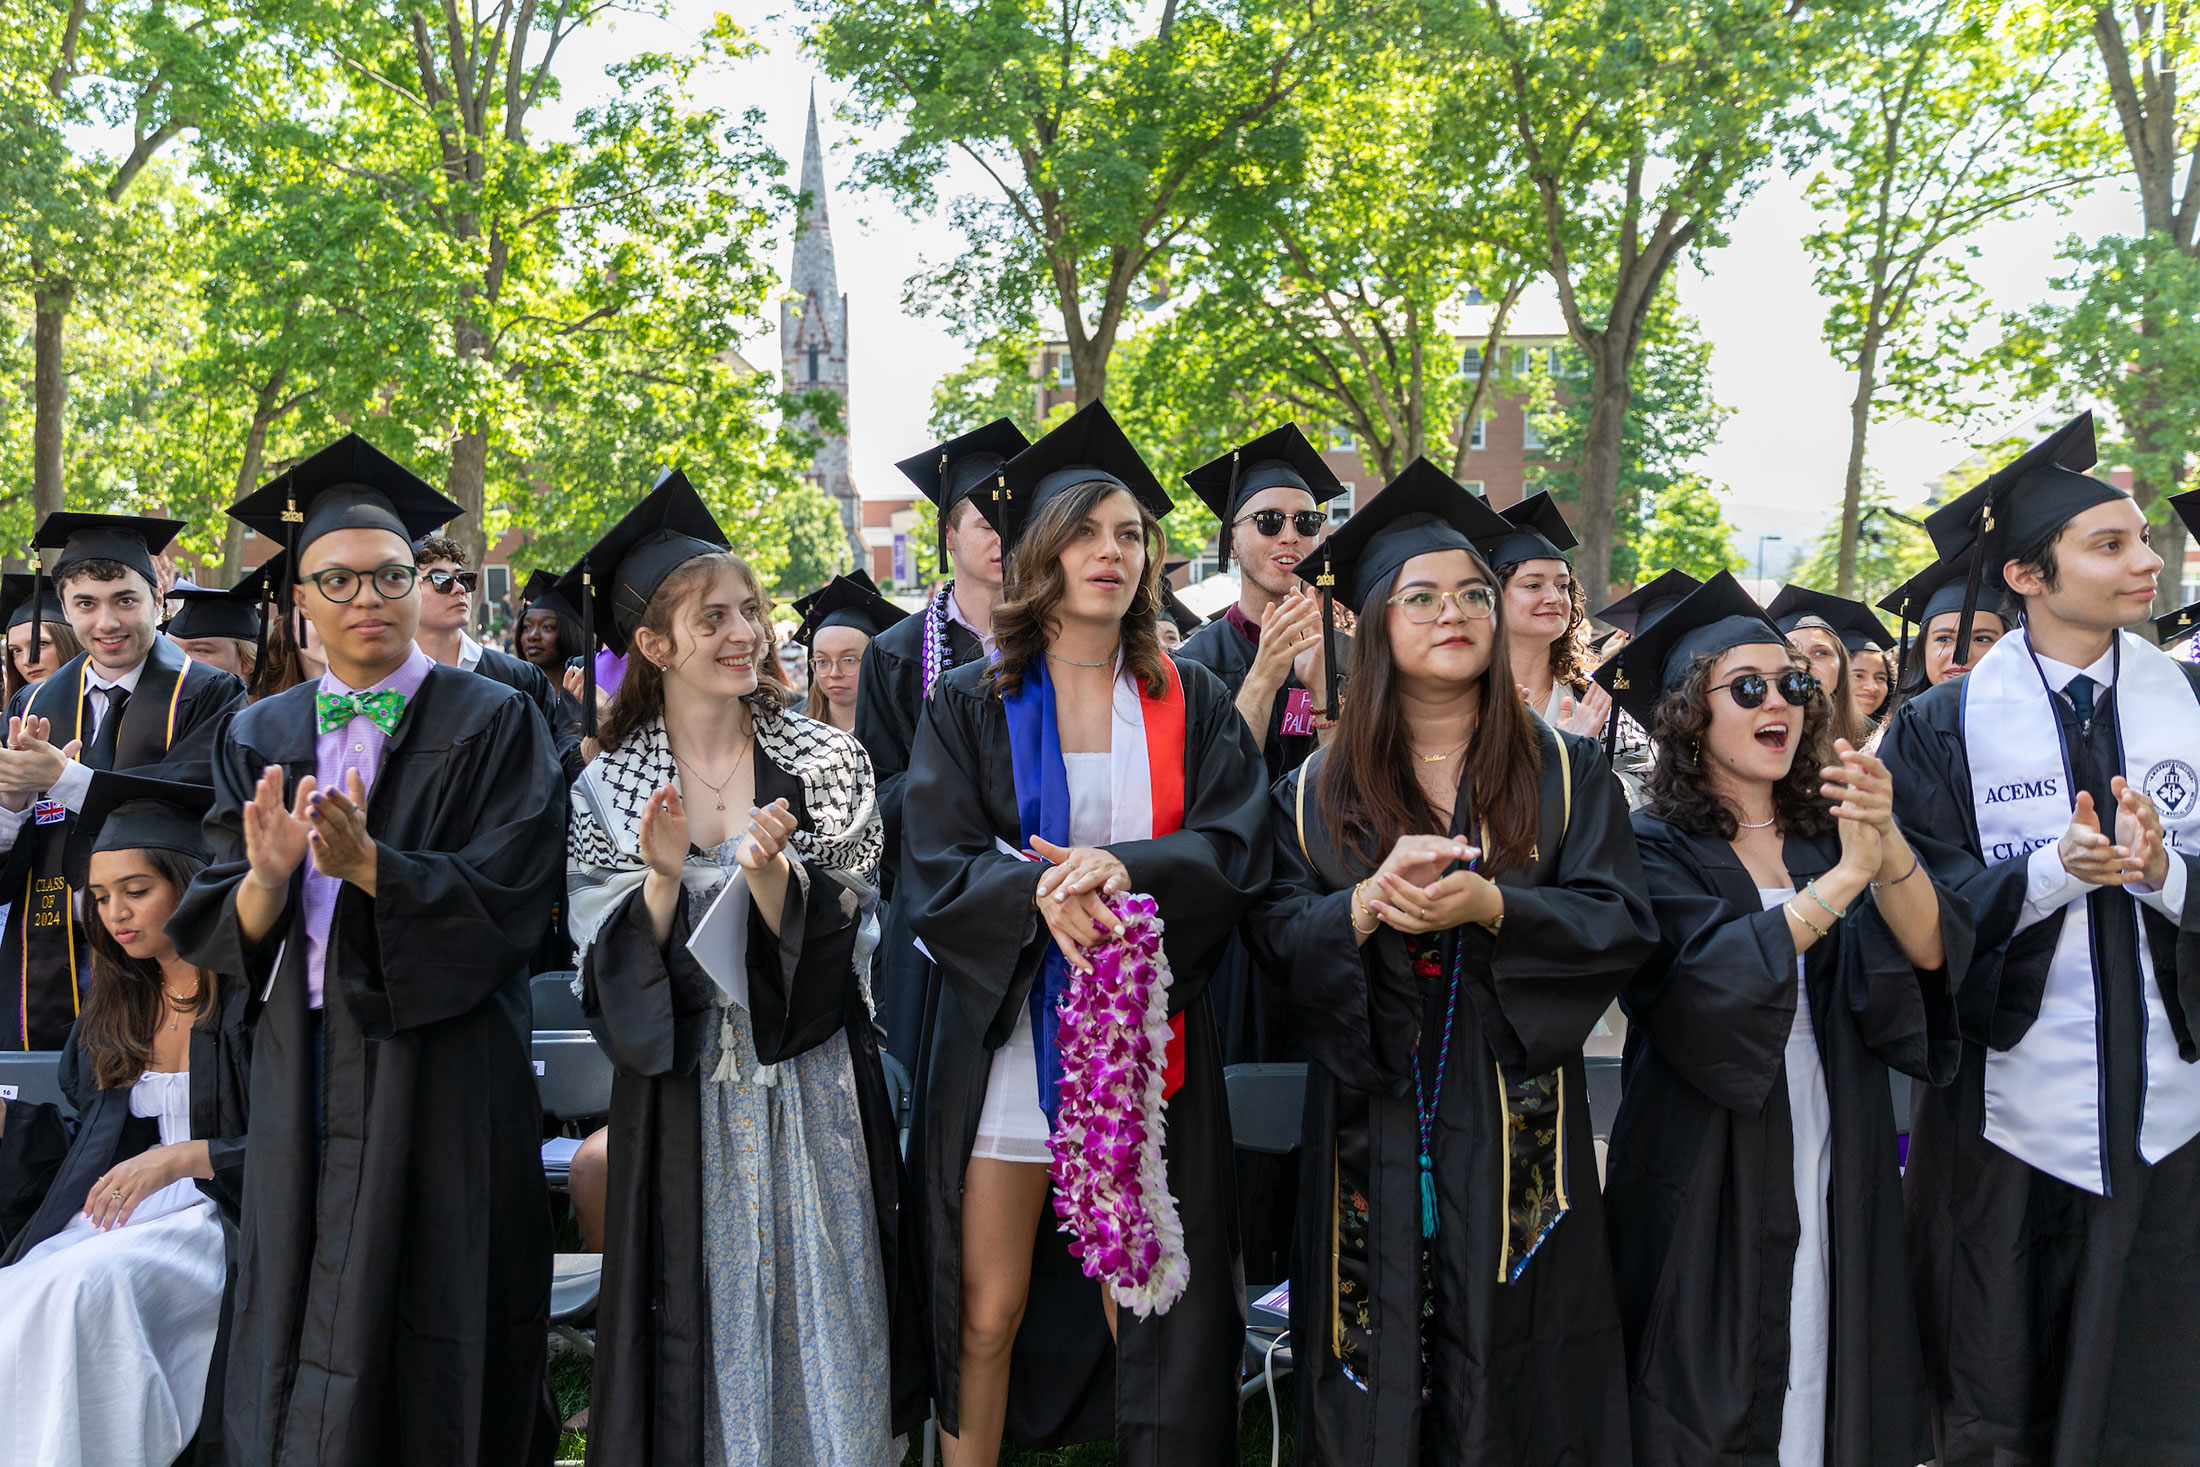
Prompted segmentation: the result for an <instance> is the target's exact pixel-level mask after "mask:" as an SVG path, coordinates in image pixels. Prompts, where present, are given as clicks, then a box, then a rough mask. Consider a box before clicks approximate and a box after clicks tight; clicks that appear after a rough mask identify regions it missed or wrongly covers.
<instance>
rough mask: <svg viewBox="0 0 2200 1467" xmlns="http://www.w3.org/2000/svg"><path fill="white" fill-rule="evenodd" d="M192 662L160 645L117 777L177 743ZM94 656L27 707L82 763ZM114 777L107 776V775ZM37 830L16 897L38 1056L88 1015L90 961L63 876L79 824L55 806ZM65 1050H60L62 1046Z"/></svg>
mask: <svg viewBox="0 0 2200 1467" xmlns="http://www.w3.org/2000/svg"><path fill="white" fill-rule="evenodd" d="M190 669H191V659H190V658H189V657H186V656H185V655H184V653H183V649H182V648H181V647H178V646H177V645H176V644H175V643H174V642H172V641H170V640H169V639H168V638H167V637H165V636H160V635H156V636H155V637H154V638H153V646H152V650H151V651H150V652H148V653H147V654H146V657H145V668H144V671H142V672H140V673H139V674H138V683H137V688H136V690H135V691H133V692H132V693H131V694H130V701H129V702H128V703H127V704H126V705H124V707H123V710H122V723H121V725H120V726H119V727H118V728H116V730H115V757H114V763H113V765H112V767H113V768H115V769H131V768H135V767H136V766H138V765H142V764H152V763H157V762H158V761H159V760H160V758H161V756H162V755H164V754H166V753H167V752H168V745H169V744H170V743H171V742H173V741H174V739H175V736H176V710H177V707H178V705H179V704H180V703H181V701H182V698H183V686H184V681H185V678H186V676H187V675H188V674H189V672H190ZM90 675H91V654H90V653H80V654H78V655H77V657H76V658H75V660H74V661H72V662H70V663H69V664H68V665H67V666H65V667H62V668H60V669H59V670H57V671H56V672H55V673H54V674H53V676H51V677H49V678H47V679H46V680H45V681H44V682H42V683H40V684H39V685H38V686H37V687H36V688H35V689H33V690H32V693H31V699H30V702H29V703H28V704H26V705H25V706H24V712H25V713H26V714H27V715H35V716H36V717H39V718H43V719H45V720H46V721H47V722H48V723H50V724H51V725H52V729H51V732H50V733H49V735H48V737H49V739H50V740H51V742H52V743H53V744H54V745H55V746H56V747H59V746H63V745H66V744H67V743H68V742H69V741H70V740H71V739H76V740H79V741H81V742H82V744H83V746H84V747H83V749H82V751H81V755H80V757H82V758H83V759H84V761H85V762H86V763H88V764H90V763H93V762H94V761H93V759H92V757H91V756H92V752H93V751H92V729H91V725H90V723H89V722H88V721H87V720H86V719H85V717H84V694H85V692H86V691H87V689H88V688H89V687H90ZM99 767H106V766H99ZM31 812H32V813H31V821H30V823H29V825H28V826H27V828H26V829H25V830H24V831H23V833H22V835H21V836H20V837H18V839H20V840H25V841H29V842H30V843H31V846H30V857H31V859H30V861H29V867H30V869H29V871H28V872H27V873H26V874H25V876H24V878H23V885H22V887H21V888H20V889H18V890H16V891H15V892H13V893H11V894H10V895H9V898H8V899H9V900H10V901H11V902H12V903H14V905H15V908H16V911H17V913H18V914H19V915H18V916H17V918H16V922H17V924H18V926H17V931H18V933H19V934H20V936H19V939H18V940H19V947H18V950H17V952H16V953H15V954H14V957H15V961H16V972H15V973H14V974H13V975H11V976H12V977H13V979H14V982H15V985H16V993H15V999H16V1002H15V1005H14V1008H15V1013H14V1015H13V1016H12V1021H11V1023H10V1027H11V1028H12V1029H13V1030H14V1031H15V1032H14V1033H13V1034H12V1035H11V1036H10V1038H11V1039H12V1040H13V1042H14V1043H15V1044H16V1045H19V1046H21V1047H23V1048H30V1047H32V1045H31V1040H32V1039H33V1038H34V1037H43V1038H52V1037H53V1036H54V1035H56V1034H65V1033H66V1032H67V1031H68V1027H69V1025H70V1024H71V1023H73V1022H75V1019H76V1016H77V1013H78V1012H79V1010H80V1009H81V1007H82V1002H83V999H82V987H83V974H82V966H83V958H82V955H81V954H80V953H79V952H78V949H77V945H76V917H75V911H74V903H73V900H72V898H73V897H74V895H75V893H74V889H73V888H71V887H70V885H69V883H68V878H67V877H66V876H64V875H63V874H62V873H63V870H64V867H65V864H66V863H65V860H64V857H65V855H66V853H67V849H68V843H69V838H70V836H71V834H72V833H73V832H74V830H75V828H76V817H75V816H74V815H71V814H69V813H67V812H66V811H63V810H62V809H61V808H60V806H59V805H58V804H57V803H53V802H49V801H47V800H44V799H40V800H37V801H35V802H33V804H32V806H31ZM55 1042H56V1043H58V1042H59V1041H58V1040H55Z"/></svg>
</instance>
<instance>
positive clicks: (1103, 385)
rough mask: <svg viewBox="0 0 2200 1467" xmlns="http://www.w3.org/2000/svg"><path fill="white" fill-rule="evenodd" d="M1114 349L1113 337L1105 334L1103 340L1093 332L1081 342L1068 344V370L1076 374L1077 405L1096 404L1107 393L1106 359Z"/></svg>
mask: <svg viewBox="0 0 2200 1467" xmlns="http://www.w3.org/2000/svg"><path fill="white" fill-rule="evenodd" d="M1114 348H1115V335H1114V333H1113V332H1109V333H1107V335H1106V337H1105V339H1103V337H1102V336H1101V334H1100V333H1098V332H1095V333H1094V334H1093V335H1091V336H1089V337H1087V338H1086V339H1085V340H1083V341H1072V342H1071V343H1070V344H1069V360H1070V369H1071V370H1072V371H1074V372H1075V373H1076V374H1077V405H1078V406H1079V407H1083V406H1085V405H1086V404H1087V403H1090V402H1096V401H1098V400H1099V398H1100V395H1101V394H1102V393H1103V392H1105V391H1107V386H1108V358H1109V357H1110V356H1111V355H1112V354H1113V352H1114Z"/></svg>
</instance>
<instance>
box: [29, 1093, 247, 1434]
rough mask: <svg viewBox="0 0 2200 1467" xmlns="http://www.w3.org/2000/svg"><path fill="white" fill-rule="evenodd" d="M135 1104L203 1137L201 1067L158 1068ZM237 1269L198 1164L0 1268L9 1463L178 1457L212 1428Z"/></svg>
mask: <svg viewBox="0 0 2200 1467" xmlns="http://www.w3.org/2000/svg"><path fill="white" fill-rule="evenodd" d="M130 1114H132V1115H134V1116H143V1117H157V1118H158V1119H159V1121H160V1139H161V1144H162V1145H164V1146H166V1145H173V1144H175V1143H176V1142H179V1141H188V1140H190V1139H191V1076H190V1073H189V1072H188V1071H177V1072H175V1073H172V1074H155V1073H152V1072H150V1071H148V1072H147V1073H146V1074H144V1075H142V1076H140V1077H139V1078H138V1082H137V1084H135V1085H133V1086H132V1087H130ZM225 1271H226V1264H225V1263H224V1259H223V1249H222V1224H221V1219H220V1217H219V1216H218V1215H217V1214H216V1212H215V1210H214V1204H213V1203H212V1202H211V1201H209V1200H208V1198H207V1196H206V1194H205V1193H203V1192H201V1191H200V1190H199V1188H198V1184H197V1183H195V1182H193V1181H192V1180H190V1179H189V1178H188V1177H187V1178H185V1179H183V1180H182V1181H178V1182H171V1183H169V1184H168V1185H167V1186H165V1187H163V1188H161V1189H160V1190H159V1191H158V1192H155V1193H154V1194H153V1195H152V1196H150V1197H148V1198H146V1199H145V1200H144V1201H143V1202H141V1203H139V1204H138V1207H137V1210H136V1211H134V1212H132V1213H131V1214H130V1220H129V1222H127V1223H125V1224H124V1225H123V1226H121V1227H119V1228H115V1229H112V1230H110V1231H107V1232H102V1231H100V1230H99V1229H98V1228H96V1227H94V1226H93V1225H92V1221H91V1219H90V1218H88V1217H86V1216H85V1215H84V1214H83V1213H82V1212H78V1213H77V1215H76V1216H75V1217H73V1218H71V1219H70V1220H69V1223H68V1226H66V1227H64V1228H63V1229H62V1230H61V1231H60V1232H58V1233H56V1234H54V1235H53V1236H52V1237H50V1238H48V1239H47V1240H46V1241H45V1242H43V1243H40V1244H39V1245H38V1246H37V1247H35V1248H33V1249H31V1250H30V1251H29V1252H28V1253H25V1254H24V1255H23V1257H22V1258H21V1259H19V1260H17V1261H16V1262H15V1263H14V1264H13V1265H11V1266H10V1267H8V1268H7V1269H5V1270H0V1297H4V1298H5V1299H6V1300H7V1307H6V1308H5V1309H4V1310H0V1467H32V1464H38V1467H54V1464H71V1463H82V1464H85V1467H94V1464H96V1467H126V1464H132V1463H146V1464H148V1467H168V1464H169V1463H171V1462H173V1461H174V1460H175V1459H176V1457H177V1455H178V1454H180V1453H181V1452H182V1451H183V1448H184V1445H185V1444H186V1443H187V1442H189V1441H190V1440H191V1436H192V1433H194V1432H196V1431H197V1430H198V1428H199V1412H200V1408H201V1407H202V1406H203V1405H204V1404H205V1396H206V1372H207V1367H208V1365H209V1364H210V1363H211V1362H212V1360H213V1357H214V1335H215V1330H216V1328H217V1326H218V1325H219V1323H220V1319H221V1302H222V1280H223V1277H224V1274H225Z"/></svg>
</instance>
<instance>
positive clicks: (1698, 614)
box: [1594, 571, 1787, 728]
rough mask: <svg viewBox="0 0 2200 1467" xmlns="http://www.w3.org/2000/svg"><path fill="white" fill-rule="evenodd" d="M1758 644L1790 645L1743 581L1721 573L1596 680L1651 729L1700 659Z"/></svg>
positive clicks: (1630, 645)
mask: <svg viewBox="0 0 2200 1467" xmlns="http://www.w3.org/2000/svg"><path fill="white" fill-rule="evenodd" d="M1759 643H1778V644H1780V645H1782V646H1785V645H1786V644H1787V638H1786V637H1785V636H1783V635H1781V632H1780V628H1779V627H1778V626H1777V625H1775V624H1774V623H1773V620H1772V618H1771V616H1770V615H1769V614H1767V613H1766V611H1765V609H1764V608H1763V607H1762V606H1759V605H1758V604H1757V603H1756V601H1755V600H1753V599H1752V598H1751V596H1750V594H1749V593H1748V592H1747V591H1744V590H1743V589H1742V584H1741V582H1739V581H1737V580H1735V579H1734V576H1733V574H1732V573H1731V572H1729V571H1720V572H1719V573H1718V574H1717V575H1715V576H1713V577H1712V578H1711V579H1710V580H1708V581H1706V582H1704V583H1703V584H1702V585H1701V586H1699V587H1697V588H1696V589H1695V590H1693V591H1691V592H1689V593H1688V595H1687V596H1686V597H1685V598H1683V599H1682V601H1681V602H1680V604H1679V605H1677V606H1675V607H1674V608H1673V609H1672V610H1670V611H1668V612H1666V613H1665V615H1663V616H1661V617H1659V618H1658V619H1657V621H1656V622H1655V623H1653V624H1652V625H1650V626H1647V627H1643V628H1642V629H1641V630H1639V631H1637V632H1636V633H1635V635H1634V637H1633V638H1632V639H1631V640H1630V641H1629V642H1628V643H1627V645H1626V646H1624V647H1622V648H1620V649H1619V651H1618V652H1617V653H1616V654H1614V655H1613V656H1612V658H1611V659H1610V660H1609V661H1607V662H1606V663H1605V664H1604V665H1603V666H1602V667H1599V668H1598V669H1597V670H1596V672H1595V674H1594V676H1595V678H1596V680H1597V681H1598V682H1599V683H1601V684H1602V685H1603V687H1604V690H1605V691H1606V692H1608V693H1610V694H1611V695H1612V701H1613V702H1614V703H1617V704H1618V705H1619V706H1620V707H1621V708H1624V709H1625V710H1626V711H1627V712H1628V713H1629V714H1631V715H1632V716H1633V717H1634V719H1635V721H1636V722H1637V723H1639V724H1641V725H1642V726H1643V727H1644V728H1649V727H1650V726H1651V719H1652V715H1653V713H1654V712H1655V710H1656V708H1657V706H1658V700H1659V699H1660V698H1662V697H1664V696H1665V695H1666V693H1668V692H1670V691H1671V690H1672V689H1674V688H1676V687H1679V686H1680V684H1681V682H1682V680H1683V679H1685V678H1686V677H1687V676H1688V669H1689V668H1690V667H1691V666H1693V665H1694V663H1695V660H1696V658H1698V657H1699V656H1707V655H1708V656H1712V657H1716V656H1718V655H1719V654H1720V653H1722V652H1727V651H1730V650H1732V649H1733V648H1736V647H1753V646H1756V645H1757V644H1759Z"/></svg>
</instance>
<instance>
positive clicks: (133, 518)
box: [31, 510, 189, 587]
mask: <svg viewBox="0 0 2200 1467" xmlns="http://www.w3.org/2000/svg"><path fill="white" fill-rule="evenodd" d="M188 523H189V522H188V521H186V520H164V519H155V518H153V517H151V516H148V515H134V514H77V513H74V512H72V511H69V510H56V511H55V512H54V513H52V514H50V515H47V516H46V517H45V518H44V519H43V520H41V521H39V523H38V533H37V534H36V535H35V536H33V537H32V540H31V543H32V544H33V545H34V546H36V547H37V548H38V549H40V550H50V551H55V552H58V553H56V554H53V555H49V556H44V557H41V559H40V564H41V565H42V566H44V568H45V572H46V575H47V576H48V578H50V579H52V580H56V581H58V580H60V579H61V577H62V575H63V573H64V572H66V571H67V570H68V568H69V567H70V566H72V565H74V564H76V563H77V562H78V561H80V560H112V561H115V562H117V563H118V564H121V565H126V566H128V567H129V568H130V569H131V570H134V571H136V572H137V573H138V574H139V575H141V576H143V577H145V584H147V585H148V586H155V587H157V586H158V585H159V584H160V580H159V578H158V577H157V576H155V575H154V574H153V557H154V556H156V555H158V554H160V553H161V552H162V551H163V550H166V549H167V548H168V544H169V542H170V541H172V540H174V539H175V538H176V536H177V534H178V533H179V532H180V531H182V530H183V528H184V527H185V525H186V524H188Z"/></svg>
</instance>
